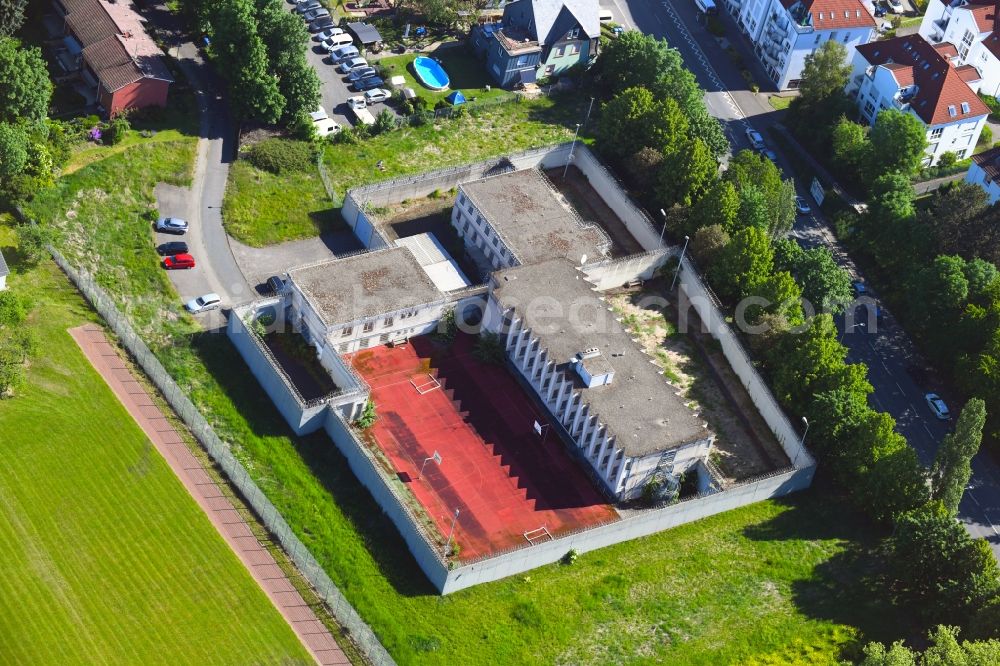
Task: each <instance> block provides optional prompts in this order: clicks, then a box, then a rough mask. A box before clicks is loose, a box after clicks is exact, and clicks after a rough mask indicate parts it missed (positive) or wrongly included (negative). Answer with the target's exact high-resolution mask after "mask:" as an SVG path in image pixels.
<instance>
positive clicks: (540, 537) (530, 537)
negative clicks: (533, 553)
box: [524, 525, 553, 546]
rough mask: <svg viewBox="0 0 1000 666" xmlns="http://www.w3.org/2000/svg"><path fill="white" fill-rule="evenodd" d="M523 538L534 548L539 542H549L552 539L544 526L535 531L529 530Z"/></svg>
mask: <svg viewBox="0 0 1000 666" xmlns="http://www.w3.org/2000/svg"><path fill="white" fill-rule="evenodd" d="M524 538H525V539H526V540H527V542H528V543H530V544H531V545H532V546H534V545H535V544H536V543H538V542H540V541H549V540H552V539H553V536H552V535H551V534H549V530H548V529H546V527H545V525H542V526H541V527H539V528H538V529H537V530H529V531H527V532H525V533H524Z"/></svg>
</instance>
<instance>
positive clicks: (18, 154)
mask: <svg viewBox="0 0 1000 666" xmlns="http://www.w3.org/2000/svg"><path fill="white" fill-rule="evenodd" d="M27 163H28V134H27V132H25V131H24V129H23V128H21V127H18V126H15V125H9V124H7V123H0V178H3V179H8V178H11V177H13V176H15V175H17V174H19V173H21V172H22V171H23V170H24V167H25V165H26V164H27Z"/></svg>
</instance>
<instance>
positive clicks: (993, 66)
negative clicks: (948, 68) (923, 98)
mask: <svg viewBox="0 0 1000 666" xmlns="http://www.w3.org/2000/svg"><path fill="white" fill-rule="evenodd" d="M998 12H1000V2H998V1H997V0H988V1H985V0H972V1H969V0H951V1H950V2H942V1H941V0H930V2H929V3H928V4H927V11H926V12H925V13H924V18H923V20H922V21H921V23H920V30H919V34H920V36H921V37H923V38H924V39H926V40H927V41H928V42H930V43H931V44H932V45H934V46H949V47H951V48H950V49H949V52H950V53H951V54H952V57H953V58H954V62H955V65H956V66H962V65H968V66H970V67H974V68H975V69H976V71H977V72H978V74H979V83H978V84H977V87H976V91H977V92H980V93H983V94H984V95H991V96H993V97H996V96H997V95H1000V24H998V21H1000V14H998Z"/></svg>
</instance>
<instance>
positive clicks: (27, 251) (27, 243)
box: [15, 224, 52, 265]
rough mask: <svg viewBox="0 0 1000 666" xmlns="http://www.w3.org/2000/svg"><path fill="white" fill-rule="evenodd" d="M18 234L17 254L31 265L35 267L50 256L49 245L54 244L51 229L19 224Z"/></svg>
mask: <svg viewBox="0 0 1000 666" xmlns="http://www.w3.org/2000/svg"><path fill="white" fill-rule="evenodd" d="M15 230H16V232H17V253H18V254H19V255H20V256H21V258H22V259H23V260H24V261H26V262H27V263H28V264H30V265H35V264H37V263H38V262H39V261H41V260H42V259H43V258H45V257H47V256H48V254H49V251H48V245H49V243H51V242H52V232H51V230H50V229H49V227H45V226H42V225H40V224H19V225H17V227H16V228H15Z"/></svg>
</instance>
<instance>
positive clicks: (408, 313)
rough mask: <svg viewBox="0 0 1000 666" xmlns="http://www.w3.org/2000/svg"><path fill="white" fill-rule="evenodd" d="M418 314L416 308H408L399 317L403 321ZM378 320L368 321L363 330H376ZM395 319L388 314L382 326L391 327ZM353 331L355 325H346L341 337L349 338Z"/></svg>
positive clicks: (369, 331) (367, 331)
mask: <svg viewBox="0 0 1000 666" xmlns="http://www.w3.org/2000/svg"><path fill="white" fill-rule="evenodd" d="M416 314H417V311H416V310H407V311H406V312H403V313H401V314H400V315H399V319H400V321H402V320H403V319H409V318H410V317H415V316H416ZM376 321H377V320H375V319H372V320H370V321H366V322H365V323H364V325H363V326H362V327H361V332H362V333H371V332H372V331H374V330H375V322H376ZM395 321H396V320H395V317H393V315H388V316H386V317H385V319H383V320H382V328H389V327H391V326H392V325H393V324H394V323H395ZM353 333H354V326H345V327H344V328H342V329H341V331H340V337H342V338H347V337H350V336H351V335H352V334H353ZM386 339H388V337H386Z"/></svg>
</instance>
